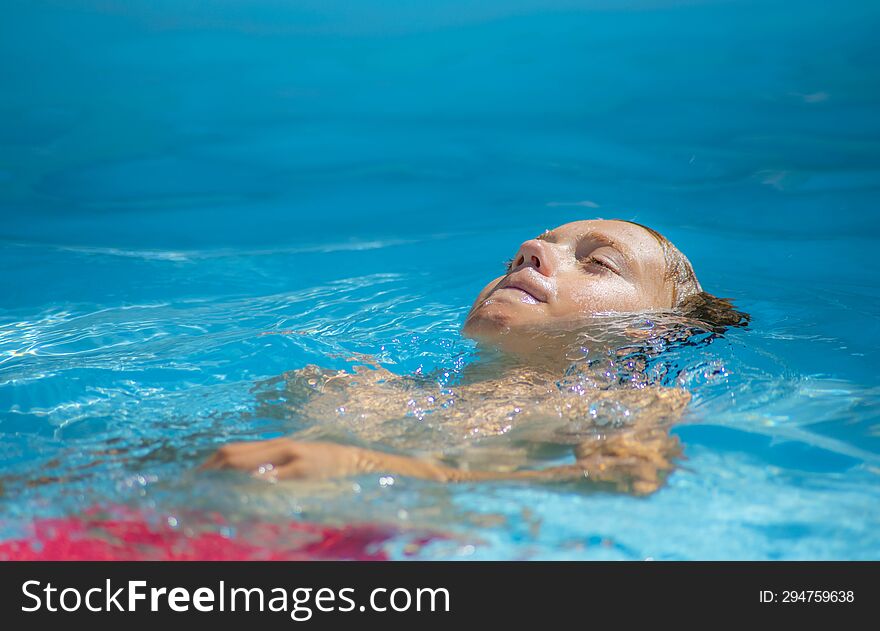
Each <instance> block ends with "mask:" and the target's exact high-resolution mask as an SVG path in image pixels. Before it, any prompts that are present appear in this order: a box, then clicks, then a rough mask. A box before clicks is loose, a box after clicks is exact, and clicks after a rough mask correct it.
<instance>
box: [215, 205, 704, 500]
mask: <svg viewBox="0 0 880 631" xmlns="http://www.w3.org/2000/svg"><path fill="white" fill-rule="evenodd" d="M666 277H667V274H666V269H665V262H664V258H663V250H662V248H661V246H660V245H659V243H658V242H657V240H656V239H655V238H654V237H653V236H652V235H651V234H649V233H648V232H647V231H645V230H644V229H643V228H641V227H639V226H636V225H633V224H628V223H625V222H619V221H602V220H597V221H579V222H574V223H570V224H565V225H563V226H560V227H559V228H556V229H555V230H553V231H548V232H546V233H544V234H542V235H540V236H539V237H538V238H535V239H530V240H528V241H526V242H524V243H523V244H522V245H521V246H520V247H519V248H518V250H517V251H516V254H515V256H514V258H513V259H512V261H511V264H510V266H509V268H508V270H507V273H506V274H505V275H504V276H501V277H499V278H496V279H495V280H493V281H492V282H490V283H489V284H488V285H486V287H485V288H484V289H483V290H482V291H481V292H480V294H479V296H478V297H477V299H476V301H475V302H474V305H473V307H472V309H471V311H470V313H469V314H468V317H467V319H466V321H465V324H464V327H463V330H462V332H463V334H464V335H466V336H468V337H472V338H475V339H477V340H479V341H480V342H481V343H486V344H491V345H494V346H497V347H499V348H501V349H503V350H507V351H510V352H511V353H513V354H515V355H519V356H521V357H526V358H528V357H529V356H530V353H534V352H535V351H536V350H537V346H536V344H537V342H535V341H534V340H536V339H539V340H541V341H540V344H541V345H543V347H542V348H541V351H542V353H543V354H544V355H546V352H547V348H546V344H547V339H546V338H545V337H538V338H535V337H533V336H531V335H528V334H526V332H527V331H533V330H540V329H551V330H552V329H565V328H566V327H569V326H571V325H572V324H573V323H576V322H578V321H579V320H582V319H583V318H584V316H585V315H587V316H588V315H590V314H592V313H607V312H624V313H631V312H639V311H649V310H655V309H668V308H670V307H671V306H672V300H673V290H672V288H671V287H670V286H669V283H668V281H667V280H666ZM556 350H557V352H556V354H557V355H559V356H561V355H562V354H563V350H564V349H562V348H559V349H556ZM560 366H561V364H558V365H557V366H556V367H549V366H547V365H543V366H536V365H534V363H533V364H532V365H531V366H529V365H528V363H526V364H521V365H520V366H519V367H518V368H515V369H512V370H509V371H508V372H507V373H506V374H504V375H501V376H497V377H493V378H488V379H483V380H481V381H478V382H476V383H471V384H464V385H461V386H459V387H458V396H459V398H460V401H459V402H457V403H456V405H455V406H452V408H454V409H453V410H449V409H446V408H443V409H442V410H439V409H438V411H437V414H438V416H437V417H436V419H437V420H439V421H440V422H444V421H445V422H447V423H448V424H449V427H450V428H452V429H451V430H450V431H453V430H454V428H455V427H456V426H455V423H456V422H462V419H465V420H466V423H467V424H468V425H467V432H465V434H463V436H465V435H467V436H472V435H473V434H474V431H475V430H476V432H477V433H479V432H480V431H483V433H484V435H485V434H490V435H491V434H492V433H493V432H494V433H499V434H503V433H504V431H507V429H509V428H510V427H511V424H512V418H511V419H510V420H511V423H506V421H505V418H502V417H500V416H499V410H502V411H503V410H504V409H505V407H504V400H505V399H508V398H509V399H510V400H511V401H514V400H516V401H522V403H521V404H520V405H521V406H526V407H525V409H527V410H528V411H529V414H526V415H524V417H522V418H518V419H516V420H517V423H519V424H520V425H523V424H528V423H529V422H530V420H529V419H533V420H534V419H539V418H543V419H547V418H557V419H562V420H563V421H570V420H580V419H583V418H584V417H585V416H586V415H587V413H588V411H587V407H588V406H589V405H590V404H591V403H595V402H597V401H601V400H603V399H609V398H613V399H615V400H616V401H618V402H620V401H624V402H627V401H629V403H628V404H632V405H633V406H635V407H639V408H640V409H641V413H640V414H638V415H637V416H636V418H635V420H634V422H633V423H632V424H631V425H629V426H627V427H625V428H623V429H621V430H620V431H614V432H596V433H593V434H591V435H589V436H583V437H581V438H580V439H579V441H578V442H576V444H574V447H573V455H574V460H575V462H574V464H571V465H566V466H561V467H559V466H557V467H548V468H543V469H534V468H523V467H517V466H516V465H517V461H516V458H515V457H512V456H511V458H504V457H500V458H497V459H496V460H497V463H501V464H497V463H496V464H495V466H493V462H492V461H491V460H488V461H487V460H486V459H485V458H484V459H483V461H485V462H486V466H484V467H482V468H475V467H473V466H471V464H468V466H466V467H460V466H455V465H450V464H448V463H447V462H443V461H441V460H439V459H436V458H428V457H421V458H417V457H412V456H409V455H398V454H389V453H387V452H385V451H376V450H372V449H367V448H363V447H354V446H350V445H341V444H337V443H335V442H329V441H327V440H313V439H314V438H315V437H320V436H321V430H320V428H321V426H322V425H327V424H328V423H332V422H333V421H332V420H330V421H328V420H327V419H334V417H335V416H336V415H335V414H334V413H333V410H338V409H347V410H349V411H350V413H352V414H356V415H357V419H358V421H359V422H358V423H356V424H354V425H351V426H347V427H349V428H352V427H353V428H357V429H356V430H355V431H358V432H360V433H362V434H363V436H364V437H365V440H369V441H373V442H382V444H387V443H389V442H392V443H393V439H394V437H393V433H394V432H393V431H392V432H391V433H388V432H389V426H395V427H399V426H400V424H401V423H405V421H403V420H402V419H401V417H402V416H404V415H405V414H406V403H407V402H408V401H412V400H413V397H414V396H415V395H414V394H413V389H414V388H416V389H418V388H422V389H423V390H424V391H425V392H423V393H422V395H425V394H426V393H427V395H430V389H431V388H432V387H434V388H435V389H437V388H439V386H437V385H436V384H434V386H430V385H427V386H426V385H425V384H424V383H421V384H417V385H414V382H413V381H412V379H411V378H407V377H400V376H397V375H393V374H392V373H390V372H388V371H387V370H385V369H382V368H376V369H374V370H370V371H368V372H364V371H363V370H362V371H361V372H360V373H357V374H350V373H345V372H339V373H333V374H330V373H326V372H323V371H320V369H317V368H315V367H307V368H305V369H302V370H300V371H295V372H294V373H291V375H289V378H290V379H291V381H295V380H296V379H300V378H302V377H303V376H304V375H306V374H311V375H312V377H310V381H313V382H316V384H317V387H316V388H315V393H314V397H313V398H312V399H311V400H310V401H309V402H308V404H307V406H306V407H309V406H310V407H311V409H312V411H313V412H315V413H314V414H312V415H311V416H312V418H314V419H315V425H314V428H316V429H317V430H318V431H317V432H316V431H311V432H310V431H309V430H306V432H304V433H302V434H301V435H299V436H296V437H294V438H278V439H274V440H269V441H253V442H242V443H231V444H229V445H226V446H224V447H222V448H221V449H219V450H218V451H217V452H216V453H215V454H214V455H212V456H211V457H210V458H209V459H208V460H207V461H206V462H205V463H204V464H203V468H207V469H237V470H242V471H248V472H251V473H253V474H255V475H258V476H260V477H266V478H269V479H283V478H287V479H327V478H336V477H346V476H353V475H359V474H364V473H387V474H397V475H404V476H412V477H417V478H423V479H430V480H436V481H441V482H464V481H485V480H502V479H503V480H534V481H548V482H551V481H566V480H567V481H572V480H578V481H585V482H587V483H589V484H592V485H603V486H611V487H613V488H616V489H619V490H622V491H627V492H632V493H636V494H645V493H651V492H653V491H655V490H657V489H658V488H659V487H660V485H661V484H662V481H663V479H664V477H665V475H666V474H667V473H668V472H669V471H671V470H672V469H673V468H674V466H673V460H674V458H676V457H677V456H679V455H680V453H681V452H680V447H679V444H678V441H677V439H676V438H675V437H673V436H671V435H670V434H669V433H668V429H669V427H670V426H671V425H672V424H673V423H674V422H675V421H676V420H677V419H678V418H679V416H680V414H681V412H682V411H683V409H684V407H685V406H686V404H687V402H688V401H689V399H690V395H689V394H688V393H687V392H686V391H683V390H679V389H670V388H657V387H650V388H642V389H637V390H624V391H618V392H614V391H610V392H609V391H608V390H602V389H595V390H589V391H588V392H587V393H586V394H584V393H583V392H579V393H578V394H577V396H575V397H573V396H571V395H570V394H569V393H566V392H560V391H559V388H558V387H557V381H558V379H559V376H560V374H561V370H562V369H561V368H560ZM563 368H564V366H563ZM310 371H311V372H310ZM408 379H409V381H408ZM396 408H397V409H396ZM518 409H519V408H518ZM401 410H402V412H401ZM502 416H503V414H502ZM391 420H394V421H396V422H394V423H391V422H389V421H391ZM499 428H506V429H504V431H500V430H499ZM383 432H385V433H384V434H383ZM383 438H384V439H385V440H383ZM398 446H399V447H400V448H403V449H405V450H406V451H408V452H410V453H411V452H412V451H414V450H415V449H413V447H414V445H412V444H408V443H406V442H403V443H400V444H399V445H398ZM480 448H484V445H480ZM465 451H467V450H465ZM477 460H479V458H478V459H477ZM466 461H467V458H464V459H463V460H462V462H466Z"/></svg>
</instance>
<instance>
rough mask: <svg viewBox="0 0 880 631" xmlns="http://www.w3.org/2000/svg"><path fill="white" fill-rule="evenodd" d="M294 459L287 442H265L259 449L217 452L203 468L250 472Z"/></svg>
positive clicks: (293, 453)
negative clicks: (263, 466)
mask: <svg viewBox="0 0 880 631" xmlns="http://www.w3.org/2000/svg"><path fill="white" fill-rule="evenodd" d="M295 457H296V454H295V452H294V450H293V449H291V445H290V443H289V442H278V441H267V442H264V443H262V444H261V445H260V448H259V449H251V448H246V449H240V448H238V447H237V446H236V447H234V448H232V449H221V450H218V451H217V453H215V454H214V455H213V456H211V458H209V459H208V461H207V462H206V463H205V466H206V468H213V469H240V470H250V469H257V468H259V467H260V466H262V465H267V464H271V465H273V466H279V465H282V464H285V463H287V462H290V461H291V460H293V459H294V458H295Z"/></svg>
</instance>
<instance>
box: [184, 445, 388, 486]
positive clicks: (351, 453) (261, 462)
mask: <svg viewBox="0 0 880 631" xmlns="http://www.w3.org/2000/svg"><path fill="white" fill-rule="evenodd" d="M373 453H374V452H371V451H369V450H366V449H361V448H359V447H350V446H347V445H337V444H335V443H326V442H310V441H308V442H307V441H297V440H292V439H290V438H275V439H273V440H259V441H250V442H238V443H230V444H228V445H224V446H223V447H221V448H220V449H218V450H217V451H216V452H215V453H214V455H212V456H211V457H210V458H208V460H207V461H205V463H204V464H203V465H202V468H203V469H236V470H239V471H250V472H252V473H253V474H254V475H257V476H259V477H264V478H267V479H300V480H324V479H328V478H338V477H346V476H351V475H357V474H359V473H367V472H368V471H370V470H372V469H373V467H374V466H375V462H374V461H375V458H373V457H372V455H373Z"/></svg>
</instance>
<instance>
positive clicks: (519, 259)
mask: <svg viewBox="0 0 880 631" xmlns="http://www.w3.org/2000/svg"><path fill="white" fill-rule="evenodd" d="M523 265H525V266H531V267H533V268H535V270H536V271H537V272H540V273H541V274H543V275H544V276H553V275H554V274H555V273H556V267H557V261H556V258H555V254H554V253H553V250H552V248H550V247H548V246H547V244H546V243H545V242H544V241H539V240H538V239H529V240H528V241H526V242H525V243H523V244H522V245H521V246H519V252H517V253H516V256H515V257H514V259H513V269H519V268H520V267H522V266H523Z"/></svg>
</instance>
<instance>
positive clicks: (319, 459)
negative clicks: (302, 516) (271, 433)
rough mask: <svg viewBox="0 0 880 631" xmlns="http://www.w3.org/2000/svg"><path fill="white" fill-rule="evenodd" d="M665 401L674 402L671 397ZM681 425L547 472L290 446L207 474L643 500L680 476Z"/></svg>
mask: <svg viewBox="0 0 880 631" xmlns="http://www.w3.org/2000/svg"><path fill="white" fill-rule="evenodd" d="M662 396H663V397H666V398H668V397H670V396H672V395H670V393H668V392H665V393H662ZM675 397H676V399H675V402H674V405H672V406H667V407H668V408H669V409H672V410H676V411H677V412H678V413H680V411H681V409H683V408H684V405H686V403H687V400H688V399H689V398H690V397H689V396H688V395H687V393H684V392H679V394H677V395H675ZM667 403H668V401H667ZM674 418H677V417H672V418H670V417H669V416H664V417H662V418H656V417H655V418H652V419H651V418H649V419H645V420H643V421H641V422H639V423H637V424H635V425H633V426H632V427H630V428H627V429H625V430H618V431H615V432H613V433H607V434H598V435H596V436H594V437H592V438H590V439H588V440H583V441H582V442H580V443H579V444H578V445H577V446H576V447H575V449H574V455H575V462H574V464H570V465H563V466H555V467H548V468H544V469H520V470H517V471H486V470H468V469H460V468H457V467H451V466H448V465H446V464H442V463H439V462H435V461H431V460H425V459H420V458H413V457H410V456H401V455H397V454H390V453H385V452H380V451H375V450H371V449H364V448H361V447H353V446H348V445H339V444H336V443H330V442H318V441H316V442H311V441H300V440H294V439H291V438H276V439H273V440H267V441H255V442H243V443H232V444H229V445H226V446H224V447H222V448H220V449H219V450H218V451H217V452H216V453H215V454H214V455H213V456H211V458H209V459H208V460H207V461H206V462H205V464H204V465H202V466H203V468H208V469H238V470H243V471H251V472H254V473H255V474H256V475H258V476H261V477H266V478H270V479H327V478H339V477H347V476H353V475H359V474H364V473H389V474H396V475H402V476H407V477H414V478H421V479H426V480H434V481H438V482H476V481H488V480H533V481H543V482H562V481H575V480H580V481H585V480H586V481H590V482H594V483H599V484H602V485H606V486H611V487H613V488H615V489H617V490H621V491H626V492H632V493H636V494H640V495H641V494H647V493H652V492H654V491H656V490H657V489H658V488H659V487H660V485H661V484H662V482H663V478H664V477H665V475H666V474H668V473H669V472H670V471H672V470H673V469H674V463H673V461H674V459H675V458H677V457H680V456H681V448H680V445H679V442H678V438H677V437H675V436H672V435H670V434H669V432H668V430H669V427H670V425H671V424H672V422H673V420H674Z"/></svg>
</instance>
